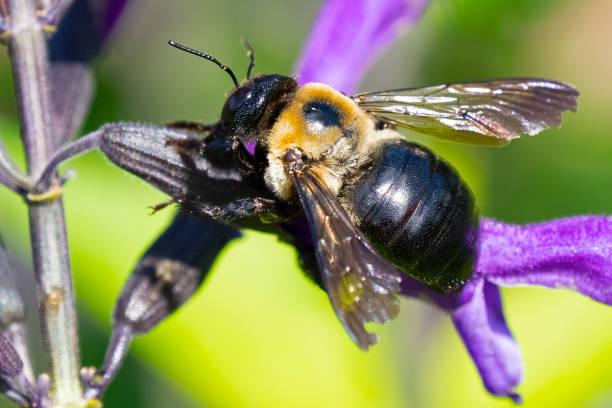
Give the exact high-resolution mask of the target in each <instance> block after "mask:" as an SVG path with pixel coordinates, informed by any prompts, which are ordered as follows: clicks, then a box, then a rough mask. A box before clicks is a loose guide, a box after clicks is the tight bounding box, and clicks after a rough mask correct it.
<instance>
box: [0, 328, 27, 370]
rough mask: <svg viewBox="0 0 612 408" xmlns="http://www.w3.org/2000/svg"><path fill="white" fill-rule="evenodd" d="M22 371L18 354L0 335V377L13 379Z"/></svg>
mask: <svg viewBox="0 0 612 408" xmlns="http://www.w3.org/2000/svg"><path fill="white" fill-rule="evenodd" d="M22 370H23V362H22V361H21V358H19V354H17V351H16V350H15V348H14V347H13V345H12V344H11V343H10V342H9V341H8V339H7V338H6V337H4V335H3V334H1V333H0V376H2V377H9V378H10V377H15V376H17V375H19V374H20V373H21V371H22Z"/></svg>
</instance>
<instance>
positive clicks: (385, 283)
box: [293, 170, 402, 350]
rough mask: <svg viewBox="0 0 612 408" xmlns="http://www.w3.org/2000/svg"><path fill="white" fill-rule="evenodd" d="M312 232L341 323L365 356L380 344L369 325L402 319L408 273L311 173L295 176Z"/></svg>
mask: <svg viewBox="0 0 612 408" xmlns="http://www.w3.org/2000/svg"><path fill="white" fill-rule="evenodd" d="M293 179H294V183H295V186H296V188H297V190H298V193H299V196H300V200H301V202H302V205H303V207H304V211H305V213H306V217H307V218H308V223H309V225H310V229H311V231H312V235H313V239H314V243H315V253H316V257H317V263H318V266H319V269H320V271H321V275H322V280H323V284H324V286H325V290H326V291H327V294H328V296H329V299H330V301H331V304H332V306H333V308H334V311H335V312H336V314H337V316H338V318H339V319H340V322H342V325H343V326H344V328H345V329H346V331H347V332H348V334H349V336H350V337H351V339H352V340H353V341H354V342H355V343H356V344H357V345H358V346H359V347H360V348H361V349H363V350H367V349H368V347H369V346H370V345H372V344H375V343H376V342H377V341H378V337H377V336H376V334H373V333H370V332H368V331H366V330H365V327H364V325H365V323H367V322H375V323H379V324H382V323H385V322H386V321H388V320H391V319H393V318H394V317H395V316H397V314H398V313H399V304H398V300H397V298H396V296H395V293H398V292H399V290H400V287H399V285H400V282H401V279H402V272H401V271H399V270H398V269H396V268H395V267H394V266H393V265H392V264H391V263H390V262H389V261H387V260H386V259H384V258H383V257H381V256H380V255H378V254H377V253H376V252H375V251H374V249H373V248H372V247H371V246H370V244H369V243H368V242H367V240H366V238H365V237H364V236H363V235H362V233H361V232H360V231H359V229H357V227H356V226H355V225H354V224H353V222H352V221H351V219H350V218H349V216H348V214H347V213H346V211H345V210H344V209H343V208H342V206H341V205H340V204H339V203H338V202H337V201H336V199H335V198H334V197H333V195H332V194H331V193H330V192H329V191H328V190H327V188H326V186H325V185H324V184H323V182H322V181H321V180H320V179H319V178H318V177H317V176H316V175H315V174H313V173H311V172H309V171H308V170H303V171H299V172H295V173H294V174H293Z"/></svg>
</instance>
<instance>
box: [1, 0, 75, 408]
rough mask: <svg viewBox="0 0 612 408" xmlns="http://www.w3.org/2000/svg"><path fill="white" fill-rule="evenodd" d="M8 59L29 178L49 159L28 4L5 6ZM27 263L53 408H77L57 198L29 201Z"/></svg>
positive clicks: (18, 0) (36, 35)
mask: <svg viewBox="0 0 612 408" xmlns="http://www.w3.org/2000/svg"><path fill="white" fill-rule="evenodd" d="M8 9H9V13H10V18H11V37H10V40H9V53H10V56H11V64H12V69H13V75H14V82H15V90H16V95H17V104H18V111H19V117H20V121H21V137H22V140H23V142H24V145H25V151H26V159H27V163H28V171H29V173H30V176H31V177H33V178H35V176H38V174H39V173H40V172H41V171H42V169H43V168H44V166H45V164H46V163H47V161H48V159H49V157H50V156H51V155H52V153H53V152H52V151H51V148H52V140H53V136H54V135H52V134H51V132H52V129H53V127H52V126H51V123H52V121H51V119H52V117H51V114H52V105H51V100H50V84H49V65H48V58H47V43H46V40H45V37H44V33H43V28H42V26H41V25H40V23H39V22H38V19H37V17H36V6H35V2H34V0H8ZM28 208H29V214H30V236H31V241H32V259H33V266H34V273H35V275H36V282H37V286H38V302H39V309H40V320H41V325H42V336H43V353H44V356H45V363H46V369H47V371H48V373H49V374H50V376H51V379H52V385H51V392H52V399H53V404H54V406H58V407H68V406H70V407H75V406H83V405H84V402H83V397H82V390H81V385H80V380H79V367H80V356H79V345H78V331H77V321H76V310H75V301H74V291H73V287H72V278H71V273H70V260H69V254H68V244H67V240H66V229H65V219H64V210H63V206H62V200H61V198H51V199H47V200H45V201H34V202H33V201H29V202H28Z"/></svg>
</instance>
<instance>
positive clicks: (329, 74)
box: [297, 0, 612, 402]
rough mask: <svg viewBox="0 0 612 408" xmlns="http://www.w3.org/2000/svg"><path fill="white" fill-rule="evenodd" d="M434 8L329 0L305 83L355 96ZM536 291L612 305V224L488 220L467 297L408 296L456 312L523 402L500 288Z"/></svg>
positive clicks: (476, 354)
mask: <svg viewBox="0 0 612 408" xmlns="http://www.w3.org/2000/svg"><path fill="white" fill-rule="evenodd" d="M426 4H427V1H425V0H384V1H376V0H358V1H354V0H352V1H348V0H329V1H328V2H327V3H326V4H325V5H324V6H323V8H322V10H321V13H320V14H319V16H318V19H317V22H316V23H315V25H314V28H313V31H312V33H311V37H310V39H309V41H308V43H307V45H306V48H305V50H304V52H303V54H302V56H301V58H300V60H299V62H298V64H297V75H298V78H299V81H300V82H301V83H306V82H313V81H316V82H324V83H327V84H329V85H331V86H334V87H335V88H338V89H340V90H342V91H343V92H346V93H352V92H354V91H355V89H356V86H357V84H358V82H359V80H360V79H361V78H362V76H363V75H364V73H365V72H366V70H367V68H368V67H369V65H370V63H371V62H372V61H373V58H374V56H377V55H379V54H380V52H381V51H382V49H383V48H385V47H386V46H388V45H389V44H390V43H391V42H392V41H393V40H394V39H395V38H396V37H397V36H398V35H399V34H400V33H401V31H402V30H401V29H402V28H405V27H407V26H408V25H410V24H411V23H413V22H415V21H416V20H417V19H418V18H419V16H420V15H421V14H422V12H423V9H424V7H425V6H426ZM364 56H366V57H365V58H364ZM298 238H299V237H298ZM528 285H539V286H545V287H549V288H567V289H573V290H576V291H578V292H580V293H582V294H584V295H586V296H589V297H591V298H593V299H595V300H597V301H599V302H603V303H606V304H612V217H605V216H580V217H573V218H566V219H559V220H553V221H549V222H544V223H540V224H533V225H525V226H519V225H510V224H504V223H501V222H497V221H493V220H489V219H482V220H481V225H480V230H479V249H478V261H477V263H476V266H475V271H474V275H473V276H472V278H471V279H470V280H469V282H468V283H467V284H466V285H465V287H464V288H463V289H462V290H461V291H460V292H458V293H453V294H449V295H443V294H440V293H438V292H436V291H434V290H432V289H431V288H429V287H428V286H427V285H425V284H423V283H421V282H417V281H415V280H413V279H411V278H408V277H406V279H405V280H404V281H403V282H402V292H403V294H404V295H406V296H414V297H419V298H423V297H426V298H428V299H429V300H430V301H432V302H434V303H435V304H437V305H438V306H439V307H440V308H442V309H444V310H446V311H448V312H449V313H450V316H451V318H452V321H453V323H454V325H455V327H456V328H457V331H458V332H459V335H460V336H461V339H462V340H463V342H464V343H465V345H466V348H467V350H468V352H469V353H470V355H471V356H472V358H473V360H474V362H475V364H476V366H477V368H478V371H479V372H480V375H481V377H482V380H483V383H484V385H485V387H486V388H487V390H488V391H489V392H490V393H492V394H493V395H497V396H506V397H510V398H512V399H513V400H514V401H515V402H520V401H521V398H520V396H519V395H518V394H517V393H516V391H515V387H516V386H517V385H519V384H520V382H521V380H522V378H523V371H524V368H523V360H522V355H521V350H520V347H519V346H518V344H517V343H516V341H515V340H514V338H513V337H512V334H511V332H510V329H509V328H508V326H507V324H506V321H505V318H504V314H503V308H502V303H501V297H500V293H499V286H507V287H512V286H528Z"/></svg>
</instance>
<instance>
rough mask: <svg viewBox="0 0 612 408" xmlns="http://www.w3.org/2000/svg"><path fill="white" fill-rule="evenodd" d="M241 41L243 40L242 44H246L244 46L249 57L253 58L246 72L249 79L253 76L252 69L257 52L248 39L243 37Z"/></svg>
mask: <svg viewBox="0 0 612 408" xmlns="http://www.w3.org/2000/svg"><path fill="white" fill-rule="evenodd" d="M240 42H242V45H243V46H244V48H246V52H247V57H249V59H250V60H251V63H250V64H249V67H248V68H247V73H246V77H247V79H249V78H250V77H251V70H252V69H253V67H254V66H255V53H254V52H253V48H251V44H249V43H248V41H247V40H245V39H244V38H241V39H240Z"/></svg>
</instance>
